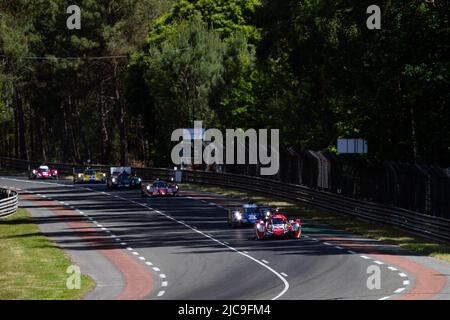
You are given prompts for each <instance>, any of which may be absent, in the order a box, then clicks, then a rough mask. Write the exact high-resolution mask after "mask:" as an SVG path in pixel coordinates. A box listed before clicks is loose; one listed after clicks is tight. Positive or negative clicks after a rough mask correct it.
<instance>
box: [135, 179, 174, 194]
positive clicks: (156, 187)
mask: <svg viewBox="0 0 450 320" xmlns="http://www.w3.org/2000/svg"><path fill="white" fill-rule="evenodd" d="M179 191H180V187H179V186H178V185H177V184H176V183H166V182H165V181H161V180H156V181H155V182H153V184H147V185H143V186H142V189H141V195H142V196H143V197H167V196H173V197H174V196H176V195H178V192H179Z"/></svg>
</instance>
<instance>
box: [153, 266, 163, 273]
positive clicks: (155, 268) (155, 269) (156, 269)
mask: <svg viewBox="0 0 450 320" xmlns="http://www.w3.org/2000/svg"><path fill="white" fill-rule="evenodd" d="M153 271H156V272H159V271H161V269H159V268H158V267H153Z"/></svg>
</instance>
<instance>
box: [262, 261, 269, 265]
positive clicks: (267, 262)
mask: <svg viewBox="0 0 450 320" xmlns="http://www.w3.org/2000/svg"><path fill="white" fill-rule="evenodd" d="M261 261H262V262H264V263H265V264H269V261H267V260H261Z"/></svg>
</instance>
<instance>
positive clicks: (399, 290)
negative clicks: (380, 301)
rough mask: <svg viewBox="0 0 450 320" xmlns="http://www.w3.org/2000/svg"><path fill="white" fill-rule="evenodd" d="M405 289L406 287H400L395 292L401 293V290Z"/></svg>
mask: <svg viewBox="0 0 450 320" xmlns="http://www.w3.org/2000/svg"><path fill="white" fill-rule="evenodd" d="M404 290H405V288H398V289H397V290H395V291H394V293H400V292H402V291H404Z"/></svg>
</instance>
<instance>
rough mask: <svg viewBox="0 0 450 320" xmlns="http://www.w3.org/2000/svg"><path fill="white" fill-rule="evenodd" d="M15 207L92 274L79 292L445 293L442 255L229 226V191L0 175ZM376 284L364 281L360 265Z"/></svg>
mask: <svg viewBox="0 0 450 320" xmlns="http://www.w3.org/2000/svg"><path fill="white" fill-rule="evenodd" d="M0 186H8V187H12V188H16V189H18V190H19V192H20V195H21V207H23V208H26V209H27V210H29V211H30V212H31V214H32V216H33V218H34V221H35V222H36V223H37V224H38V225H39V227H40V228H41V230H42V231H43V232H44V233H45V234H46V235H47V236H48V237H50V238H51V239H52V240H53V241H55V242H56V243H57V245H59V246H60V247H62V248H64V249H65V250H66V251H67V252H68V253H69V254H70V255H71V257H72V259H73V261H74V263H76V264H77V265H79V266H80V267H81V270H82V272H83V273H86V274H88V275H90V276H91V277H92V278H93V279H94V280H95V281H96V283H97V287H96V289H95V290H94V291H93V292H91V293H90V294H88V296H87V297H86V299H245V300H253V299H370V300H372V299H374V300H375V299H398V298H400V299H405V298H406V299H407V298H411V299H412V298H419V299H421V298H423V299H428V298H433V299H450V288H449V282H450V281H448V280H449V275H450V264H449V263H446V262H442V261H438V260H436V259H432V258H428V257H421V256H414V255H412V254H411V253H408V252H404V251H402V250H400V249H399V248H396V247H393V246H387V245H383V244H380V243H379V242H377V241H374V240H367V239H361V238H357V237H354V236H351V235H348V234H343V233H340V232H338V231H334V230H329V229H324V228H322V227H320V226H317V225H313V224H310V223H308V222H304V227H303V235H304V237H302V238H301V239H292V240H290V239H289V240H265V241H256V240H255V239H254V233H253V229H251V228H250V229H247V228H236V229H231V228H230V227H228V225H227V223H226V210H225V209H224V208H225V207H226V206H228V205H232V204H233V203H232V201H235V200H230V199H226V198H222V197H219V196H214V195H211V194H207V193H202V192H196V191H193V190H187V191H186V190H181V196H180V197H176V198H157V199H147V198H142V197H141V196H140V191H139V190H114V191H108V190H107V189H106V187H105V186H104V185H76V186H74V185H73V184H72V183H71V181H65V180H60V181H30V180H28V179H26V178H24V177H19V176H3V177H0ZM370 266H376V267H378V268H379V270H380V272H381V273H380V275H381V278H380V279H381V288H380V289H369V288H368V286H367V279H368V277H369V276H370V274H369V273H368V268H369V267H370Z"/></svg>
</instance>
